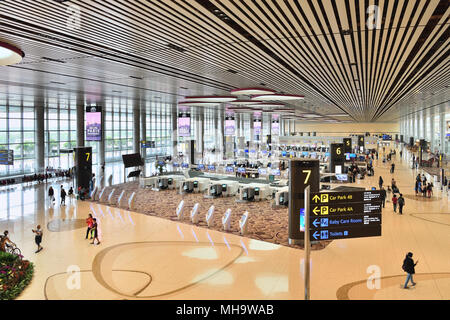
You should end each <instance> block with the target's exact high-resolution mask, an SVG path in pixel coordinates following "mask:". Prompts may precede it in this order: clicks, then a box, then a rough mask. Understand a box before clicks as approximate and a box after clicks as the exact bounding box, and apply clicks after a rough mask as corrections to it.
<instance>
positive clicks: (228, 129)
mask: <svg viewBox="0 0 450 320" xmlns="http://www.w3.org/2000/svg"><path fill="white" fill-rule="evenodd" d="M235 131H236V121H235V120H234V116H233V115H232V114H228V115H226V117H225V135H226V136H234V135H235Z"/></svg>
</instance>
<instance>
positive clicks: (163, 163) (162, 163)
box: [158, 161, 166, 166]
mask: <svg viewBox="0 0 450 320" xmlns="http://www.w3.org/2000/svg"><path fill="white" fill-rule="evenodd" d="M158 164H159V165H160V166H163V165H165V164H166V163H165V162H164V161H158Z"/></svg>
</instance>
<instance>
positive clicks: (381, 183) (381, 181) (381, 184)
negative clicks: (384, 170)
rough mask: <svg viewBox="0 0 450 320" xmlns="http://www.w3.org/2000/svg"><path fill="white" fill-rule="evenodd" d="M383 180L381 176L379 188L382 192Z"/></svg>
mask: <svg viewBox="0 0 450 320" xmlns="http://www.w3.org/2000/svg"><path fill="white" fill-rule="evenodd" d="M383 183H384V181H383V178H382V177H381V176H380V178H379V179H378V186H379V187H380V188H379V189H380V190H381V188H382V187H383Z"/></svg>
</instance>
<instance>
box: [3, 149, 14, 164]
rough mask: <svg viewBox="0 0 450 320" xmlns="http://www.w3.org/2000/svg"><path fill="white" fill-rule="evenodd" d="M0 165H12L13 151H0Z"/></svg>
mask: <svg viewBox="0 0 450 320" xmlns="http://www.w3.org/2000/svg"><path fill="white" fill-rule="evenodd" d="M0 165H6V166H13V165H14V150H0Z"/></svg>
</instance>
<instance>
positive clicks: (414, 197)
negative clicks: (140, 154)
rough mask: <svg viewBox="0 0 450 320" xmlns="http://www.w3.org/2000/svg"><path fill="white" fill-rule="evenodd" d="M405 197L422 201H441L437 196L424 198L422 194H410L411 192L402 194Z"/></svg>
mask: <svg viewBox="0 0 450 320" xmlns="http://www.w3.org/2000/svg"><path fill="white" fill-rule="evenodd" d="M403 196H404V197H405V198H406V199H410V200H415V201H422V202H432V201H441V200H442V199H440V198H438V197H431V198H426V197H424V196H422V195H417V196H416V195H411V194H404V195H403Z"/></svg>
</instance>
